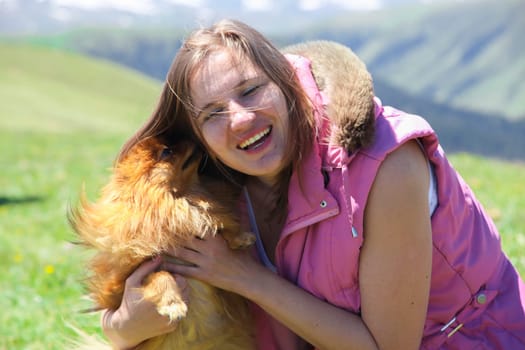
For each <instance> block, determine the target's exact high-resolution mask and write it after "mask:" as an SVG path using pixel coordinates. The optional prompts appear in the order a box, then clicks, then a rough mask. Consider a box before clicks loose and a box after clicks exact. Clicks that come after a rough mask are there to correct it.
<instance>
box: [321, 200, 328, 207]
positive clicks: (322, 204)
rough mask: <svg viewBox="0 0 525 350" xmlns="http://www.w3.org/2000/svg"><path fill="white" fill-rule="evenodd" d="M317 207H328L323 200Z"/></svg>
mask: <svg viewBox="0 0 525 350" xmlns="http://www.w3.org/2000/svg"><path fill="white" fill-rule="evenodd" d="M319 205H320V206H321V208H325V207H326V206H327V205H328V203H326V201H324V200H323V201H321V203H320V204H319Z"/></svg>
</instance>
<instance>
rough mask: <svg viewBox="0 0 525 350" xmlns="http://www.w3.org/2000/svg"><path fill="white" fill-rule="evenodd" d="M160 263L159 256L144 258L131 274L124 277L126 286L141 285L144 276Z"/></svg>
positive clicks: (155, 268)
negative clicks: (149, 258)
mask: <svg viewBox="0 0 525 350" xmlns="http://www.w3.org/2000/svg"><path fill="white" fill-rule="evenodd" d="M161 264H162V259H161V258H160V257H155V258H153V259H151V260H146V261H145V262H143V263H142V264H140V265H139V267H137V268H136V269H135V271H133V273H132V274H131V275H129V277H128V278H127V279H126V286H128V287H140V286H141V285H142V281H144V278H146V276H148V275H149V274H150V273H152V272H154V271H155V270H157V269H158V268H159V266H160V265H161Z"/></svg>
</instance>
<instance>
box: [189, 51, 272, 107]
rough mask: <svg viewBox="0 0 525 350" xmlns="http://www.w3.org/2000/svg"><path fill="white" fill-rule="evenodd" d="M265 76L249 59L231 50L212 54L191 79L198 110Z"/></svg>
mask: <svg viewBox="0 0 525 350" xmlns="http://www.w3.org/2000/svg"><path fill="white" fill-rule="evenodd" d="M261 74H264V73H263V72H262V70H261V69H259V68H258V67H257V66H255V65H254V64H253V63H252V62H251V60H250V59H248V58H247V57H245V56H244V57H243V58H241V57H240V56H239V55H236V54H232V52H231V51H230V50H217V51H213V52H211V53H210V54H209V55H208V56H207V57H206V58H205V59H204V60H203V61H202V62H201V64H200V65H199V66H198V67H197V69H196V70H195V72H194V74H193V76H192V79H191V95H192V100H193V103H194V104H195V106H196V107H197V108H202V107H203V106H205V105H206V104H207V103H208V102H210V101H213V100H216V99H220V98H221V96H223V95H224V94H227V93H229V92H231V91H233V90H235V88H237V87H239V86H240V85H242V84H243V83H244V82H246V81H248V80H250V79H255V78H257V77H259V76H260V75H261Z"/></svg>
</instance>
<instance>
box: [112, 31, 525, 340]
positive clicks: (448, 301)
mask: <svg viewBox="0 0 525 350" xmlns="http://www.w3.org/2000/svg"><path fill="white" fill-rule="evenodd" d="M312 82H314V80H313V77H312V74H311V72H310V62H309V61H308V59H305V58H303V57H299V56H293V55H290V56H287V57H285V56H284V55H282V54H281V53H280V52H279V51H278V50H277V49H275V48H274V47H273V46H272V45H271V44H270V43H269V42H268V41H267V40H266V39H265V38H264V37H263V36H261V35H260V34H259V33H258V32H257V31H255V30H254V29H252V28H250V27H249V26H247V25H245V24H243V23H240V22H235V21H221V22H219V23H217V24H216V25H214V26H212V27H210V28H207V29H202V30H198V31H196V32H194V33H193V34H192V35H191V36H190V37H189V38H188V39H187V40H186V41H185V43H184V44H183V46H182V48H181V49H180V51H179V52H178V54H177V56H176V57H175V60H174V62H173V64H172V67H171V69H170V72H169V74H168V77H167V83H166V84H165V87H164V90H163V93H162V96H161V99H160V102H159V105H158V108H157V110H156V111H155V112H154V113H153V115H152V117H151V119H150V121H149V122H148V123H147V124H146V125H145V126H144V127H143V129H141V130H140V131H139V132H138V133H137V135H135V136H134V137H133V138H132V139H130V141H129V143H128V145H127V146H126V147H125V148H124V149H123V151H122V153H123V154H124V153H125V152H126V150H127V149H128V148H129V146H130V145H131V144H133V143H134V142H136V140H137V139H140V138H143V137H147V136H149V135H154V134H162V133H167V134H169V135H171V136H172V137H180V136H191V137H193V138H194V139H195V140H197V141H198V142H200V143H201V144H202V145H203V147H204V148H205V149H206V150H207V151H208V154H209V157H210V158H211V159H212V160H214V164H215V165H216V167H217V168H218V169H219V170H221V173H222V174H223V175H224V176H227V177H228V178H230V179H231V180H232V181H234V182H236V183H238V184H239V185H242V186H243V188H244V190H245V191H244V193H245V196H244V198H243V200H242V203H243V204H244V205H243V207H245V208H247V212H248V214H247V217H248V218H249V219H250V220H251V222H252V225H251V228H252V229H253V230H255V231H257V233H258V235H259V240H260V243H262V244H260V245H259V246H258V248H259V249H258V254H257V256H258V258H257V259H255V258H253V255H252V254H250V253H249V252H242V251H232V250H229V249H228V248H227V246H226V244H225V242H224V240H223V239H222V238H221V237H215V238H209V239H206V240H199V239H195V240H193V241H191V242H188V245H187V247H185V248H179V249H174V250H173V251H172V252H171V254H172V255H174V256H177V257H178V258H181V259H183V260H186V261H188V262H190V263H192V264H193V265H194V266H187V265H175V264H171V263H169V262H163V261H162V259H155V260H152V261H149V262H146V263H144V264H143V265H141V266H140V267H139V268H138V269H137V270H136V271H135V273H134V274H132V275H131V276H130V278H129V279H128V281H127V287H126V293H125V296H124V301H123V303H122V305H121V307H120V308H119V309H118V310H116V311H107V312H106V313H105V314H104V317H103V321H102V324H103V328H104V331H105V333H106V335H107V336H108V338H109V339H110V340H111V341H112V343H113V344H114V345H115V346H116V347H117V348H131V347H133V346H135V345H137V344H138V343H140V342H141V341H143V340H144V339H147V338H149V337H152V336H155V335H158V334H162V333H164V332H168V331H170V330H172V329H174V327H176V326H177V325H176V323H170V322H169V320H167V319H165V318H163V317H161V316H159V315H158V314H157V313H156V311H155V309H154V308H153V306H151V305H149V304H147V303H145V302H144V301H142V300H140V296H137V295H135V294H134V287H137V286H139V285H140V283H141V280H142V279H143V278H144V277H145V276H146V275H147V274H148V273H150V272H151V271H153V270H155V269H157V268H164V269H166V270H169V271H171V272H172V273H173V274H175V275H176V276H177V278H178V281H179V282H180V284H181V285H182V286H184V278H183V277H181V276H186V277H191V278H197V279H200V280H203V281H206V282H208V283H210V284H212V285H215V286H217V287H220V288H223V289H226V290H230V291H232V292H235V293H238V294H240V295H242V296H244V297H246V298H247V299H249V300H251V301H252V302H253V303H254V305H256V307H254V315H255V317H256V322H257V323H256V324H257V344H258V346H259V348H260V349H264V350H267V349H307V348H319V349H418V348H422V349H438V348H443V349H474V348H475V349H521V348H525V286H524V284H523V282H522V281H521V279H520V277H519V275H518V273H517V272H516V270H515V269H514V267H513V266H512V265H511V264H510V262H509V261H508V259H507V257H506V256H505V254H504V253H503V252H502V250H501V246H500V242H499V236H498V233H497V230H496V228H495V227H494V225H493V223H492V221H491V220H490V219H489V217H488V215H487V214H486V213H485V212H484V211H483V209H482V207H481V205H480V204H479V203H478V202H477V201H476V199H475V197H474V195H473V194H472V193H471V191H470V189H469V188H468V186H466V184H465V183H464V182H463V180H462V179H461V178H460V176H459V175H457V174H456V172H455V171H454V170H453V168H452V167H451V166H450V164H449V163H448V161H447V160H446V157H445V155H444V153H443V151H442V149H441V147H440V146H439V144H438V140H437V136H436V135H435V133H434V131H433V130H432V129H431V128H430V126H429V125H428V124H427V123H426V122H425V121H424V120H423V119H421V118H419V117H417V116H413V115H409V114H406V113H403V112H401V111H397V110H395V109H393V108H390V107H383V106H382V105H381V102H380V101H379V99H377V98H376V99H374V106H373V107H374V108H373V117H374V118H375V125H374V126H373V128H374V129H375V135H374V139H373V141H372V142H371V143H370V144H368V145H367V144H366V142H363V144H361V145H360V146H359V147H358V148H357V149H352V150H350V152H348V150H346V149H344V148H343V147H341V146H339V145H338V144H336V143H334V142H330V141H329V140H330V139H331V130H333V129H335V128H337V127H339V126H337V125H336V126H334V125H333V123H332V125H331V124H330V119H331V118H330V116H325V115H324V114H323V111H324V110H325V108H324V105H326V104H327V101H328V98H329V97H330V96H326V95H325V94H323V93H322V92H320V91H319V90H317V87H316V84H315V83H312ZM175 115H176V118H175ZM327 117H328V118H327ZM367 141H370V140H367ZM189 302H190V307H191V300H190V301H189Z"/></svg>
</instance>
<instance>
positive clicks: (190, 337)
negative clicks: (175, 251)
mask: <svg viewBox="0 0 525 350" xmlns="http://www.w3.org/2000/svg"><path fill="white" fill-rule="evenodd" d="M200 159H201V152H199V151H198V150H197V148H196V147H195V145H194V144H193V143H191V142H189V141H178V142H177V143H176V144H175V145H173V146H171V147H168V146H167V145H166V143H165V142H163V141H162V140H160V139H159V138H150V139H145V140H143V141H141V142H140V143H138V144H137V145H135V146H134V147H133V148H132V149H131V150H130V152H129V153H128V154H127V156H125V158H123V159H122V160H121V161H120V162H118V164H116V166H115V168H114V172H113V175H112V178H111V180H110V182H109V183H108V184H107V185H106V186H105V187H104V188H103V191H102V194H101V197H100V199H99V200H98V201H96V202H94V203H90V202H88V201H87V200H86V198H85V195H83V196H82V198H81V201H80V206H79V208H76V209H72V210H71V211H70V214H69V220H70V223H71V225H72V227H73V228H74V230H75V231H76V233H77V234H78V236H79V237H80V240H81V242H82V243H84V244H85V245H87V246H88V247H90V248H92V249H94V250H95V251H96V253H95V255H94V256H93V257H92V258H91V260H90V261H89V263H88V271H90V275H89V276H88V281H87V284H88V289H89V291H90V294H91V296H92V297H93V299H94V302H95V305H96V307H97V308H100V309H117V308H118V307H119V305H120V303H121V300H122V295H123V291H124V285H125V280H126V278H127V277H128V276H129V275H130V273H131V272H132V271H134V270H135V269H136V268H137V266H138V265H139V264H140V263H141V262H143V261H144V260H146V259H148V258H151V257H152V256H156V255H159V254H163V253H166V252H167V251H168V250H169V248H170V247H174V246H180V245H183V244H184V242H185V240H187V239H188V238H190V237H192V236H194V235H200V236H201V237H204V236H206V235H215V234H217V233H220V234H221V235H223V237H224V238H225V239H226V240H227V241H228V243H229V245H230V247H231V248H233V249H239V248H244V247H247V246H250V245H251V244H253V243H254V241H255V236H254V235H253V234H252V233H249V232H241V230H240V226H239V223H238V220H237V219H236V218H235V216H234V215H233V212H232V209H231V208H233V206H234V205H235V203H236V202H235V201H236V194H238V193H239V192H238V191H235V190H233V189H232V188H231V186H229V185H228V184H227V183H225V182H220V183H218V182H216V181H218V180H214V179H211V178H210V179H206V180H203V181H202V183H201V181H200V180H199V176H198V166H199V162H200ZM188 284H189V305H186V303H185V302H184V300H183V299H182V297H181V293H180V291H179V289H178V287H177V283H176V281H175V279H174V277H173V276H172V275H171V274H169V273H168V272H164V271H159V272H155V273H153V274H151V275H150V276H148V277H147V278H146V280H145V282H144V286H143V288H142V292H143V294H144V298H145V299H147V300H149V301H152V302H153V303H155V304H156V306H157V310H158V312H159V313H160V314H162V315H166V316H168V317H169V318H170V319H172V320H176V321H177V322H178V323H179V324H178V325H177V328H176V330H175V331H174V332H172V333H169V334H166V335H163V336H159V337H156V338H152V339H150V340H148V341H146V342H145V343H143V344H141V345H140V347H139V348H140V349H179V350H204V349H231V350H234V349H235V350H237V349H238V350H241V349H243V350H245V349H252V348H253V346H254V345H253V344H254V340H253V331H252V329H251V321H250V316H249V314H250V313H249V310H248V305H247V303H246V301H245V300H244V299H242V298H241V297H239V296H236V295H234V294H232V293H228V292H225V291H222V290H219V289H217V288H213V287H211V286H209V285H207V284H204V283H202V282H199V281H196V280H192V279H189V280H188Z"/></svg>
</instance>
